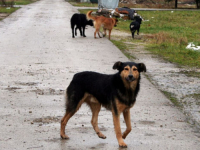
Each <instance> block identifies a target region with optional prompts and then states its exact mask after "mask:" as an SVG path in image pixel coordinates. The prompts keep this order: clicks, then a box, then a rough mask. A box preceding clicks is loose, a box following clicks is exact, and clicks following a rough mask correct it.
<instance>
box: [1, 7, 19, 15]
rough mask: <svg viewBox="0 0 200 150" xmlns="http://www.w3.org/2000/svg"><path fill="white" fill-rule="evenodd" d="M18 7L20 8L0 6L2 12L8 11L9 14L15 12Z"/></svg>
mask: <svg viewBox="0 0 200 150" xmlns="http://www.w3.org/2000/svg"><path fill="white" fill-rule="evenodd" d="M17 9H19V8H14V7H9V8H8V7H0V13H8V14H11V13H13V12H14V11H16V10H17Z"/></svg>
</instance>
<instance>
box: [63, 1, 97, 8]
mask: <svg viewBox="0 0 200 150" xmlns="http://www.w3.org/2000/svg"><path fill="white" fill-rule="evenodd" d="M65 1H67V2H69V3H70V4H71V5H73V6H76V7H98V4H96V3H89V2H85V3H81V2H76V1H74V0H65Z"/></svg>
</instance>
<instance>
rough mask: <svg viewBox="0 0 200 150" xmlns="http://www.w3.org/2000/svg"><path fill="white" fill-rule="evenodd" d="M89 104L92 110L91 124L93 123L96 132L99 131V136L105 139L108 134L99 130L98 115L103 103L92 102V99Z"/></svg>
mask: <svg viewBox="0 0 200 150" xmlns="http://www.w3.org/2000/svg"><path fill="white" fill-rule="evenodd" d="M87 104H88V105H89V106H90V108H91V111H92V120H91V124H92V126H93V128H94V130H95V132H96V133H97V135H98V136H99V138H102V139H105V138H106V136H105V135H103V134H102V133H101V131H100V130H99V127H98V115H99V111H100V109H101V104H100V103H98V102H91V101H89V102H87Z"/></svg>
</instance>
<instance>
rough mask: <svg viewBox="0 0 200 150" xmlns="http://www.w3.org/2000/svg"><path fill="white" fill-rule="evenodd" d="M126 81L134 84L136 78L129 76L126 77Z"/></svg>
mask: <svg viewBox="0 0 200 150" xmlns="http://www.w3.org/2000/svg"><path fill="white" fill-rule="evenodd" d="M126 80H127V81H128V82H132V81H134V80H135V78H134V76H133V75H128V77H126Z"/></svg>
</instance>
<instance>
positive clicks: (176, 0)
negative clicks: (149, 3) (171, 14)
mask: <svg viewBox="0 0 200 150" xmlns="http://www.w3.org/2000/svg"><path fill="white" fill-rule="evenodd" d="M177 5H178V0H175V8H177Z"/></svg>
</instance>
